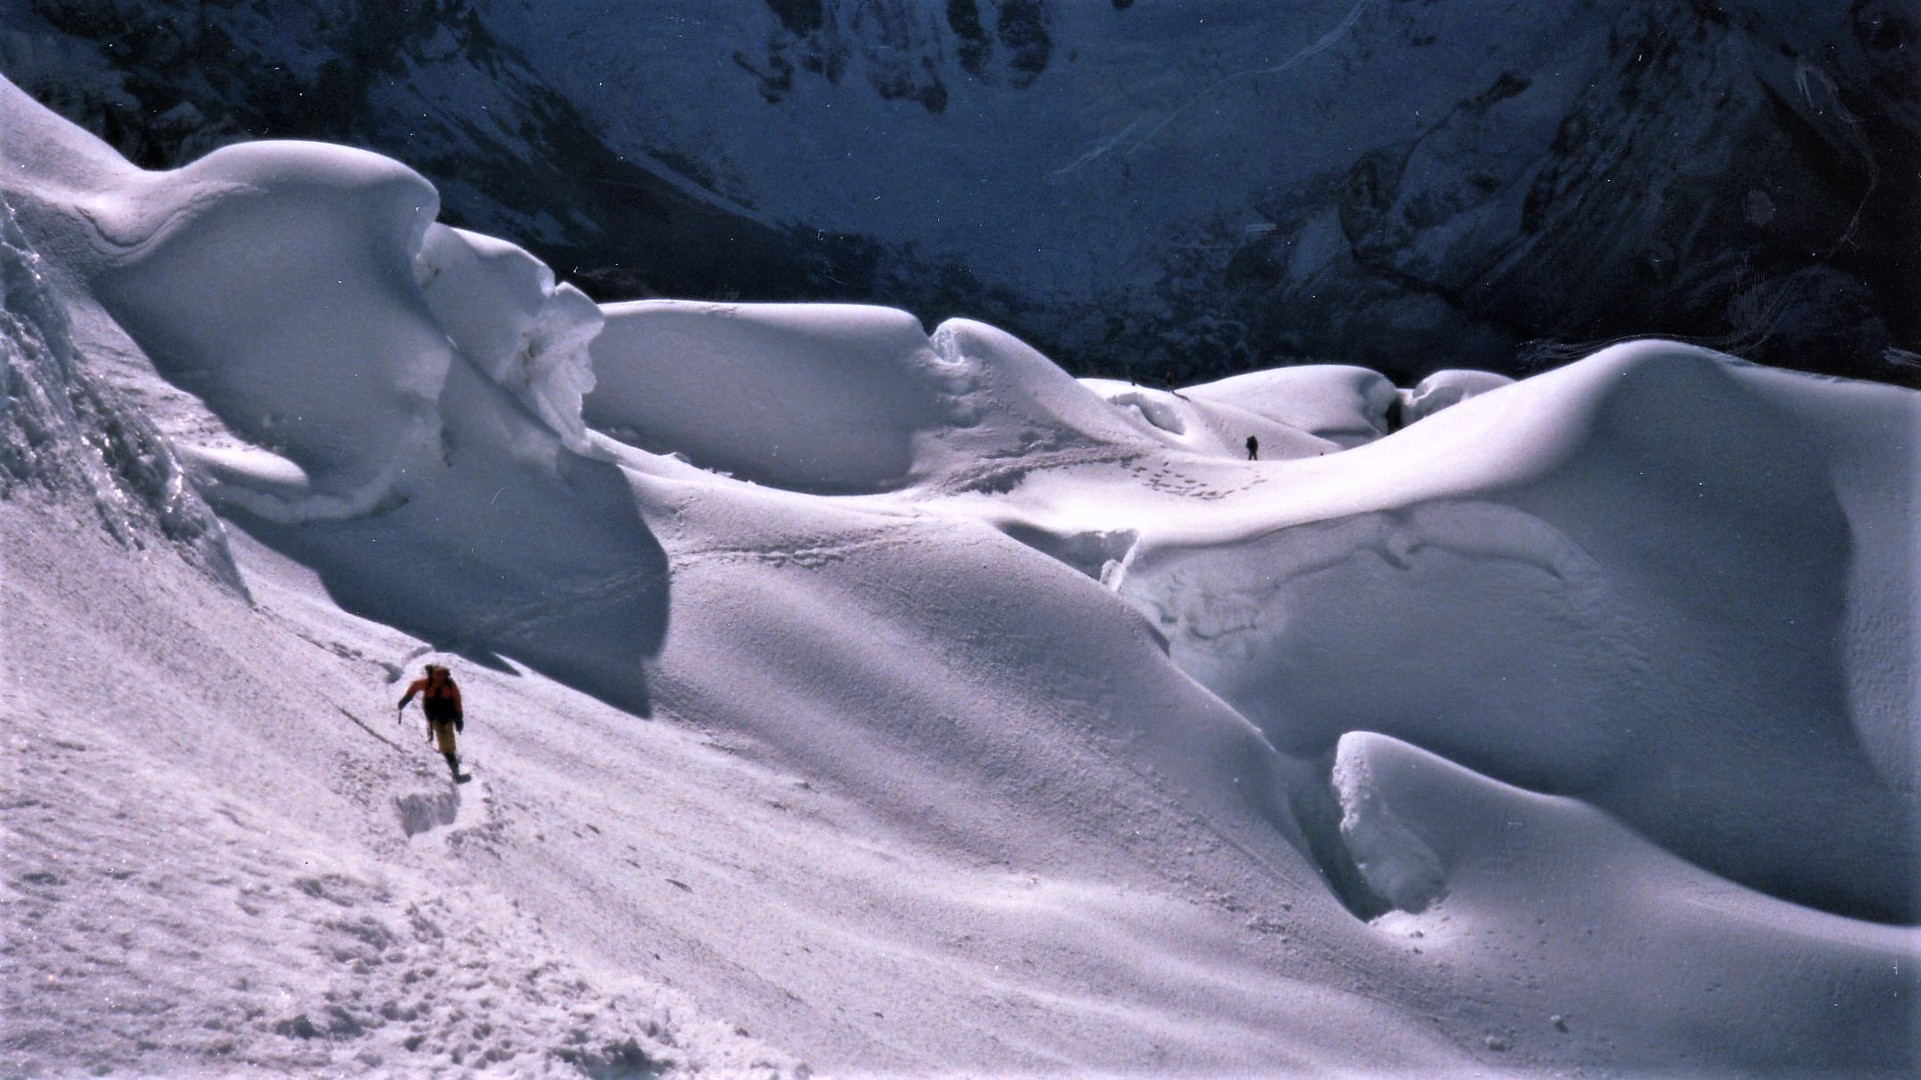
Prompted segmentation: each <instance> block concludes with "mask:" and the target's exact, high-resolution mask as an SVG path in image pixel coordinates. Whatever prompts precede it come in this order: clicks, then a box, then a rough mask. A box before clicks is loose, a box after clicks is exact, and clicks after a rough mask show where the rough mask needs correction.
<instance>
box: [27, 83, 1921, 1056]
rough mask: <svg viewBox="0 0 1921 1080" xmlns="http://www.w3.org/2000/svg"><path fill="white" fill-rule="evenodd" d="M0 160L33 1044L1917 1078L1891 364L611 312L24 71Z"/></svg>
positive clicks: (291, 147)
mask: <svg viewBox="0 0 1921 1080" xmlns="http://www.w3.org/2000/svg"><path fill="white" fill-rule="evenodd" d="M0 195H4V198H5V200H6V206H7V208H6V212H5V220H4V223H3V224H4V233H0V259H4V260H5V262H4V265H0V271H3V273H0V283H4V286H5V290H6V291H5V294H4V299H5V313H4V314H5V318H4V320H0V348H3V349H4V356H5V358H6V361H7V379H8V382H7V390H8V392H7V397H6V406H5V407H6V413H5V420H6V423H5V432H4V434H5V440H6V441H5V447H4V448H5V451H6V454H5V456H4V457H3V458H0V465H4V470H3V471H0V482H4V485H5V487H4V491H5V501H4V502H0V542H3V543H4V548H0V550H3V551H4V557H5V563H4V568H5V575H4V580H0V587H3V588H4V597H5V608H4V611H5V620H4V623H0V632H4V634H5V641H4V648H5V656H6V668H5V673H6V678H5V703H4V710H5V711H4V716H5V723H6V728H5V731H4V737H5V739H6V740H7V759H6V760H7V769H8V773H7V780H6V785H5V802H4V803H3V804H0V807H3V808H4V809H3V812H4V818H3V819H0V820H3V821H4V827H5V830H6V831H5V840H4V850H3V852H0V854H3V855H4V860H5V861H4V867H3V870H0V872H3V873H4V882H3V884H4V888H5V893H4V895H5V897H6V902H5V906H4V908H0V912H3V913H4V914H3V916H0V917H3V918H4V931H5V948H4V952H3V953H0V986H4V990H0V994H3V995H4V997H3V998H0V1003H3V1005H4V1013H3V1014H0V1019H3V1020H4V1030H0V1053H3V1054H4V1059H3V1060H4V1071H5V1072H7V1073H8V1074H9V1075H11V1074H15V1073H18V1074H23V1075H35V1074H48V1075H68V1074H74V1073H82V1072H88V1071H92V1070H95V1069H98V1068H111V1069H115V1070H127V1071H133V1072H138V1073H149V1074H151V1073H160V1074H179V1075H205V1074H210V1073H211V1074H218V1073H261V1074H267V1073H281V1072H287V1071H292V1072H296V1073H312V1074H318V1073H327V1074H340V1073H363V1072H364V1073H380V1074H397V1075H416V1074H418V1075H437V1074H441V1073H445V1072H451V1071H455V1070H458V1069H461V1068H471V1069H476V1070H482V1071H485V1072H489V1073H498V1074H503V1075H512V1074H526V1075H593V1076H611V1075H648V1074H651V1073H653V1072H665V1073H675V1074H678V1073H692V1072H694V1071H696V1070H699V1071H702V1072H704V1073H708V1074H717V1075H733V1074H768V1073H799V1072H801V1071H803V1070H804V1069H807V1068H811V1069H812V1070H814V1071H817V1072H828V1073H835V1074H846V1075H859V1074H883V1075H927V1074H952V1073H959V1074H970V1075H971V1074H994V1075H1062V1074H1076V1075H1078V1074H1087V1073H1093V1074H1102V1073H1128V1074H1134V1075H1140V1074H1147V1075H1165V1076H1198V1075H1277V1074H1281V1075H1285V1074H1297V1073H1312V1074H1317V1075H1318V1074H1326V1073H1330V1072H1345V1073H1351V1074H1356V1075H1376V1074H1381V1073H1401V1074H1427V1073H1433V1072H1441V1073H1464V1072H1470V1071H1475V1072H1513V1073H1516V1074H1524V1075H1534V1074H1540V1073H1544V1072H1560V1071H1574V1070H1581V1071H1596V1072H1612V1073H1627V1074H1642V1073H1658V1074H1664V1075H1671V1074H1676V1073H1682V1074H1698V1073H1707V1072H1715V1073H1719V1072H1768V1073H1772V1072H1781V1071H1786V1072H1794V1073H1821V1074H1829V1073H1842V1074H1888V1075H1904V1074H1908V1073H1910V1072H1911V1071H1912V1070H1913V1069H1914V1068H1915V1067H1916V1066H1917V1064H1921V1063H1917V1061H1916V1056H1917V1050H1916V1036H1917V1027H1916V1016H1917V1014H1916V1011H1915V1007H1914V1004H1913V1002H1914V995H1915V993H1916V992H1917V990H1921V987H1917V985H1916V977H1915V970H1916V966H1917V964H1921V938H1918V937H1917V933H1916V931H1915V930H1914V929H1913V924H1914V923H1915V921H1916V910H1915V909H1916V904H1915V878H1916V871H1917V856H1916V851H1915V847H1916V839H1915V838H1916V835H1917V834H1916V824H1917V795H1916V784H1917V779H1921V766H1918V765H1917V761H1916V739H1915V736H1916V728H1915V725H1916V719H1915V712H1916V709H1915V702H1916V698H1917V685H1916V659H1915V657H1916V646H1917V642H1916V618H1917V610H1918V608H1921V604H1918V603H1917V582H1916V575H1915V572H1914V563H1915V558H1916V555H1917V532H1916V524H1915V522H1916V513H1915V511H1916V507H1915V493H1914V481H1915V477H1916V474H1917V464H1921V462H1918V461H1917V455H1918V454H1921V445H1918V444H1917V429H1918V428H1921V404H1918V399H1917V396H1916V395H1915V394H1913V393H1910V392H1907V391H1903V390H1899V389H1895V388H1891V387H1885V386H1875V385H1868V384H1858V383H1843V382H1833V381H1822V380H1817V379H1813V378H1809V377H1803V376H1795V375H1789V374H1785V373H1781V372H1776V371H1771V370H1767V369H1761V368H1755V367H1751V366H1746V365H1742V364H1740V363H1739V362H1737V361H1733V360H1730V359H1729V358H1726V357H1722V356H1718V355H1716V354H1713V353H1710V352H1706V351H1703V350H1700V349H1695V348H1691V347H1686V346H1681V345H1676V344H1671V343H1665V342H1653V341H1650V342H1637V343H1630V344H1625V345H1621V346H1617V347H1615V348H1612V349H1608V350H1605V351H1603V352H1601V353H1598V354H1596V355H1594V356H1591V357H1589V358H1587V359H1585V360H1582V361H1580V362H1578V363H1576V364H1573V365H1570V366H1568V367H1566V368H1563V369H1560V370H1557V371H1553V372H1549V373H1547V374H1543V375H1540V376H1536V377H1534V378H1531V379H1527V380H1524V381H1522V382H1520V383H1514V384H1509V383H1507V381H1506V380H1503V379H1500V378H1498V377H1495V376H1488V375H1483V374H1480V373H1473V372H1452V373H1443V374H1442V375H1437V376H1435V377H1433V378H1431V379H1430V380H1428V381H1427V382H1426V383H1424V384H1422V386H1420V387H1415V388H1410V389H1407V390H1397V389H1396V388H1395V387H1393V386H1391V385H1389V384H1388V382H1387V381H1386V380H1385V379H1383V378H1382V377H1381V376H1379V375H1376V374H1374V373H1372V372H1369V371H1365V370H1363V369H1359V368H1353V367H1343V366H1318V367H1301V368H1290V369H1286V370H1278V371H1270V372H1261V373H1255V374H1250V375H1245V376H1240V377H1236V378H1233V379H1228V380H1224V381H1222V382H1220V383H1215V384H1211V385H1208V386H1196V387H1186V388H1181V389H1179V390H1178V391H1175V390H1171V389H1169V388H1165V387H1155V386H1139V385H1133V384H1130V383H1127V382H1124V381H1113V380H1088V381H1084V382H1083V381H1076V380H1074V379H1072V378H1070V377H1068V376H1067V375H1066V374H1064V373H1063V372H1061V371H1060V370H1059V369H1058V368H1057V367H1055V366H1054V365H1053V364H1052V363H1050V362H1049V361H1048V360H1047V359H1046V358H1045V357H1043V356H1041V355H1039V354H1038V353H1036V352H1034V351H1033V350H1032V349H1030V348H1028V347H1027V346H1025V345H1024V344H1022V343H1021V342H1019V341H1017V340H1015V339H1014V338H1012V337H1010V336H1009V335H1007V334H1005V333H1003V332H1001V331H999V330H997V329H995V328H993V327H990V326H986V325H983V324H980V323H976V322H970V321H967V320H960V319H956V320H951V321H949V322H947V323H944V324H942V325H940V326H939V327H936V328H934V329H933V330H932V332H931V333H930V332H927V331H926V330H925V329H924V328H923V327H922V326H921V325H920V324H919V323H918V322H917V321H916V320H915V319H914V318H912V317H911V316H909V315H906V314H904V313H901V312H897V311H891V310H886V309H880V308H871V307H859V306H819V307H799V306H761V305H716V304H696V303H687V302H676V301H645V302H638V303H632V304H616V305H609V306H607V307H605V308H596V307H595V306H594V305H593V304H591V303H590V302H588V301H587V300H586V298H585V297H584V296H582V295H581V294H579V293H578V292H577V291H575V290H573V289H572V288H571V287H570V286H567V285H566V284H564V283H557V282H556V281H555V279H554V276H553V274H552V273H551V272H550V271H549V270H548V269H547V268H545V267H543V266H541V265H540V264H539V263H537V262H536V261H534V260H533V259H532V258H531V257H529V256H527V255H526V254H525V253H524V252H522V251H520V250H519V249H518V248H516V247H514V246H513V245H511V244H508V243H506V242H504V241H502V240H498V239H494V238H489V237H483V236H477V235H475V234H471V233H466V232H461V231H459V230H454V229H450V228H447V227H445V226H442V225H439V224H436V223H435V222H434V220H433V219H434V215H435V213H436V208H437V206H438V199H437V196H436V194H435V192H434V191H433V189H432V188H431V187H430V186H429V185H428V184H427V183H426V182H425V181H424V180H422V179H421V178H420V177H419V176H417V175H416V174H414V173H412V172H411V171H410V170H408V169H407V168H406V167H405V166H403V165H401V164H399V163H396V162H393V161H389V160H386V159H383V158H379V157H375V156H373V155H370V154H366V153H362V152H358V151H352V150H347V149H344V148H339V147H329V146H321V145H315V144H274V143H256V144H249V145H243V146H236V147H230V148H227V149H224V150H221V151H218V152H216V153H214V154H211V155H209V156H208V157H207V158H205V159H203V160H202V161H200V162H197V163H195V164H193V165H190V166H188V167H186V168H183V169H180V170H178V171H176V172H172V173H162V174H154V173H144V172H141V171H139V170H137V169H134V168H132V167H131V166H129V165H127V164H126V163H124V162H122V161H119V160H118V159H117V158H115V157H114V156H113V155H112V153H111V152H110V151H108V150H107V149H106V148H105V147H103V146H101V145H100V144H98V143H96V142H94V141H93V140H92V139H91V137H89V136H87V135H85V134H82V133H81V132H79V131H78V130H77V129H74V128H72V127H70V126H68V125H67V124H66V123H65V122H64V121H60V120H57V119H55V118H53V117H52V116H51V114H48V113H46V112H45V111H43V110H41V109H40V108H39V107H38V106H37V105H34V104H32V103H31V102H30V101H29V100H28V99H26V98H25V97H24V96H23V95H21V94H20V93H18V92H17V91H16V90H14V89H13V88H12V87H11V86H7V85H5V84H0ZM1250 435H1251V436H1255V437H1256V439H1257V440H1258V450H1259V457H1258V460H1250V455H1249V451H1248V448H1247V445H1246V440H1247V438H1248V436H1250ZM183 474H184V475H187V476H190V477H191V479H192V486H191V487H188V486H186V485H184V484H182V483H181V482H180V478H181V477H182V475H183ZM209 508H211V509H209ZM215 512H217V513H218V515H219V519H218V520H216V519H215V518H214V517H213V516H212V515H213V513H215ZM103 522H104V523H105V525H106V527H105V528H103V527H102V524H103ZM223 536H224V539H223ZM436 658H437V659H439V660H440V661H441V662H446V663H450V664H451V665H452V666H453V667H454V670H455V673H456V675H457V677H458V678H459V680H460V682H461V685H462V687H463V689H464V690H465V694H466V697H467V701H468V703H469V708H468V715H469V718H470V721H471V722H470V723H469V724H468V725H467V732H466V735H465V737H464V740H465V741H464V749H463V753H464V755H465V757H466V760H467V763H468V764H469V765H470V766H471V769H472V774H473V779H472V781H471V782H470V783H467V784H464V785H459V786H456V785H453V784H452V783H450V781H449V779H448V778H447V776H446V773H445V771H444V767H443V766H442V765H441V764H440V762H439V761H438V760H437V759H436V758H435V755H433V754H432V753H431V752H430V750H429V749H428V748H427V747H425V746H424V745H423V744H422V741H421V740H422V738H423V736H422V733H421V731H420V729H419V727H418V725H419V718H418V713H417V712H416V713H409V714H408V715H407V717H406V718H405V720H404V722H397V721H396V720H395V718H394V717H393V716H392V715H390V712H391V709H392V707H393V705H394V703H395V701H396V700H397V699H398V697H399V694H400V690H401V687H402V684H403V683H404V681H405V680H407V679H409V678H411V677H413V676H414V675H415V674H416V673H417V671H418V668H419V667H420V665H421V664H422V663H424V662H425V661H427V660H429V659H436Z"/></svg>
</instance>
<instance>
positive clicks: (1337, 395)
mask: <svg viewBox="0 0 1921 1080" xmlns="http://www.w3.org/2000/svg"><path fill="white" fill-rule="evenodd" d="M1183 393H1185V394H1186V395H1187V396H1189V397H1193V398H1200V399H1201V400H1203V401H1214V402H1220V403H1223V404H1228V405H1234V406H1237V407H1239V408H1241V409H1244V410H1246V411H1248V412H1250V413H1253V414H1254V415H1256V416H1264V417H1267V418H1268V419H1270V420H1272V421H1274V422H1276V423H1279V424H1284V425H1286V426H1288V427H1291V428H1294V429H1296V430H1299V431H1304V432H1306V433H1308V434H1309V435H1313V436H1315V437H1316V438H1319V439H1325V440H1327V441H1328V442H1331V443H1333V444H1335V445H1336V446H1338V447H1341V448H1343V449H1345V448H1348V447H1353V446H1359V445H1361V444H1362V443H1365V442H1372V441H1373V440H1375V439H1378V438H1380V437H1381V436H1383V435H1385V434H1387V433H1388V429H1389V426H1390V425H1389V423H1388V412H1389V410H1391V409H1392V408H1393V407H1394V404H1395V400H1396V397H1395V391H1394V384H1393V383H1391V382H1389V381H1388V380H1387V377H1386V376H1385V375H1382V374H1381V373H1380V372H1378V371H1370V370H1368V369H1367V368H1360V367H1352V366H1349V365H1345V364H1305V365H1301V366H1298V367H1283V368H1274V369H1272V370H1270V371H1255V372H1250V373H1248V374H1246V375H1233V376H1229V377H1228V378H1225V379H1220V380H1218V381H1215V382H1211V383H1203V384H1202V385H1200V386H1193V387H1189V388H1188V389H1187V390H1185V391H1183Z"/></svg>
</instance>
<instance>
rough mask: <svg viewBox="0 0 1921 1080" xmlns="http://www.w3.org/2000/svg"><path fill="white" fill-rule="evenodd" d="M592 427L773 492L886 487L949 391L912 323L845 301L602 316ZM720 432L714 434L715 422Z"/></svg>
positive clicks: (589, 409) (689, 306)
mask: <svg viewBox="0 0 1921 1080" xmlns="http://www.w3.org/2000/svg"><path fill="white" fill-rule="evenodd" d="M605 310H606V313H607V325H606V329H605V330H604V331H603V332H602V333H601V335H600V336H599V337H598V338H596V339H595V340H594V342H593V345H592V348H591V351H592V354H593V360H594V377H595V380H596V385H595V389H594V392H593V393H592V394H590V395H589V396H588V397H587V399H586V416H587V420H588V422H589V423H591V424H593V425H594V426H596V427H600V428H604V429H607V430H608V431H610V432H611V433H613V434H615V435H617V436H618V437H620V438H623V439H625V440H627V441H629V442H632V443H633V444H634V445H636V446H639V447H641V448H643V449H647V450H651V451H654V452H656V453H668V452H677V453H680V454H682V455H684V456H685V457H686V458H688V459H689V460H691V461H692V462H694V463H695V464H697V465H701V466H703V467H706V468H712V469H720V470H723V471H726V472H729V473H732V474H734V475H735V476H738V477H741V478H742V479H747V480H753V481H755V482H757V483H764V484H770V485H773V486H777V487H786V488H792V489H795V490H801V491H813V492H822V493H849V492H863V491H876V490H883V489H886V488H889V487H895V486H898V485H900V484H901V483H903V482H904V481H905V480H906V478H907V477H908V475H909V474H910V473H911V471H912V468H913V439H914V436H915V434H916V433H917V432H919V431H921V430H923V429H926V428H930V427H934V426H937V425H939V424H940V423H942V422H943V421H944V419H945V417H946V415H947V412H948V406H947V404H946V402H945V400H944V399H945V398H946V397H947V396H948V395H949V394H951V390H950V388H949V387H947V386H946V385H944V383H943V380H942V379H941V375H940V371H939V368H938V364H937V363H936V360H935V357H934V354H933V350H932V348H931V347H930V345H929V343H928V340H927V335H926V333H925V332H923V331H922V330H921V326H920V322H919V320H917V319H915V318H914V317H913V316H912V315H909V314H908V313H906V312H904V311H897V310H894V309H892V308H882V307H872V306H863V305H854V304H817V305H799V304H710V303H696V302H690V301H678V300H642V301H635V302H632V303H625V304H610V305H607V307H606V309H605ZM716 421H718V422H719V423H716Z"/></svg>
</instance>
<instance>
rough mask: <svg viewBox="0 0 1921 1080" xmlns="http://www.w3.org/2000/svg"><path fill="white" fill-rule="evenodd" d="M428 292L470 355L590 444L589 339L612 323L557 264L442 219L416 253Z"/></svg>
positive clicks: (553, 422) (568, 436)
mask: <svg viewBox="0 0 1921 1080" xmlns="http://www.w3.org/2000/svg"><path fill="white" fill-rule="evenodd" d="M415 265H416V273H417V275H418V278H419V281H420V286H421V292H422V293H423V294H424V295H425V296H426V298H427V306H428V307H429V308H430V309H432V311H433V313H434V316H435V318H437V319H439V320H440V325H441V326H443V327H445V328H446V330H447V335H448V336H449V337H451V338H452V339H453V342H454V344H455V345H456V346H457V347H459V349H460V351H461V353H462V354H463V355H465V356H466V357H467V359H469V360H471V361H472V362H473V363H474V364H476V365H478V366H479V368H480V369H481V370H482V371H484V372H486V373H487V375H488V377H489V378H491V379H493V380H494V381H495V382H497V383H499V384H500V385H502V386H504V387H506V388H507V391H508V392H509V393H511V394H512V395H513V396H514V399H515V400H516V401H519V402H520V403H521V404H522V405H525V406H526V407H527V409H528V411H529V412H532V413H533V414H534V415H535V416H538V417H539V418H540V420H541V422H542V423H544V424H545V425H547V427H548V428H550V429H552V430H553V432H554V433H555V434H556V435H558V436H560V440H561V442H562V444H564V445H565V446H567V448H568V449H571V450H575V451H580V450H584V449H586V446H587V428H586V424H585V423H584V422H583V421H582V420H581V415H580V408H581V400H582V398H583V397H584V396H585V395H586V394H587V393H588V392H589V391H591V390H592V389H593V388H594V370H593V360H592V358H591V356H590V355H589V353H588V344H589V343H590V342H592V341H593V340H594V338H595V336H596V335H598V334H599V333H600V331H601V326H602V324H603V323H604V322H605V321H606V320H605V318H604V317H603V316H602V314H601V311H600V308H599V306H598V305H596V304H595V303H594V302H593V301H592V300H589V299H588V298H587V295H586V294H585V293H583V292H581V291H580V290H579V289H576V288H574V287H573V286H572V285H568V284H566V283H564V282H563V283H560V284H555V282H554V272H553V271H552V270H550V269H548V267H547V264H545V263H543V262H541V261H540V260H538V259H536V258H534V257H533V256H532V255H529V254H528V253H527V252H526V251H524V250H522V249H521V248H519V247H516V246H514V245H513V244H509V243H507V242H506V241H504V240H496V239H494V238H493V237H490V236H482V235H480V234H478V233H471V232H467V231H466V230H464V229H452V228H448V227H447V226H445V225H438V224H436V225H432V226H430V227H429V228H428V229H427V234H426V237H425V239H424V241H423V242H422V244H421V247H420V254H419V256H418V257H417V258H416V260H415Z"/></svg>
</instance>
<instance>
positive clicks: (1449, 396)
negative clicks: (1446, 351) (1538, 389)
mask: <svg viewBox="0 0 1921 1080" xmlns="http://www.w3.org/2000/svg"><path fill="white" fill-rule="evenodd" d="M1513 381H1514V380H1513V379H1510V378H1508V377H1507V376H1506V375H1497V374H1495V373H1494V372H1492V371H1460V370H1454V369H1449V370H1447V371H1437V372H1435V373H1434V374H1432V375H1429V376H1428V377H1427V378H1425V379H1422V380H1421V381H1420V383H1419V384H1417V385H1416V386H1415V387H1414V389H1412V390H1406V391H1403V392H1402V393H1401V419H1402V421H1404V422H1405V423H1409V424H1412V423H1413V422H1415V421H1416V420H1420V419H1423V418H1425V417H1429V416H1433V415H1434V414H1435V413H1437V412H1440V411H1441V410H1442V409H1445V408H1447V407H1448V406H1450V405H1459V404H1460V403H1461V402H1463V401H1466V400H1467V399H1468V398H1471V397H1476V396H1478V395H1480V394H1485V393H1487V392H1488V391H1490V390H1498V389H1500V388H1501V387H1503V386H1506V385H1508V384H1509V383H1511V382H1513Z"/></svg>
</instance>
